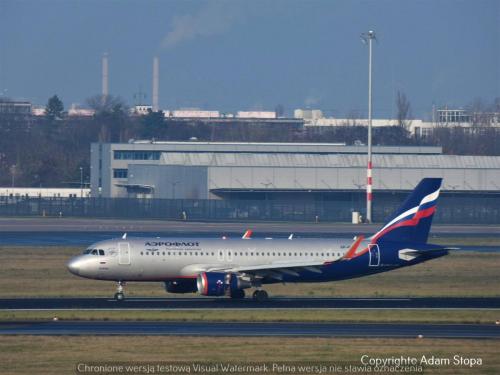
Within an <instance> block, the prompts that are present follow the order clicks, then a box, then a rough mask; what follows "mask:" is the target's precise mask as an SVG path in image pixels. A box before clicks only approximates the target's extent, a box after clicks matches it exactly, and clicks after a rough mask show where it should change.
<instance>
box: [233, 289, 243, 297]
mask: <svg viewBox="0 0 500 375" xmlns="http://www.w3.org/2000/svg"><path fill="white" fill-rule="evenodd" d="M230 297H231V298H234V299H242V298H245V291H244V290H243V289H236V290H232V291H231V294H230Z"/></svg>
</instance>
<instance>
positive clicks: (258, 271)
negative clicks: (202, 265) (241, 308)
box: [206, 258, 342, 280]
mask: <svg viewBox="0 0 500 375" xmlns="http://www.w3.org/2000/svg"><path fill="white" fill-rule="evenodd" d="M341 259H342V258H339V259H336V260H334V261H328V262H320V261H317V262H311V261H308V262H303V261H288V262H273V263H269V264H262V265H253V266H234V267H232V266H230V265H229V266H228V267H214V268H210V269H208V270H207V271H206V272H233V273H245V274H250V275H254V276H257V277H261V278H264V277H270V278H273V279H277V280H282V279H283V275H292V276H299V271H310V272H315V273H321V272H322V271H321V267H322V266H326V265H328V264H331V263H333V262H336V261H339V260H341Z"/></svg>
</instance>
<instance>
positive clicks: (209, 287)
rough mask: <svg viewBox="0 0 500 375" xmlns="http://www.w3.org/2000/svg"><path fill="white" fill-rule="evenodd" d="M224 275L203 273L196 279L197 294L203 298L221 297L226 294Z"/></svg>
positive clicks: (221, 273)
mask: <svg viewBox="0 0 500 375" xmlns="http://www.w3.org/2000/svg"><path fill="white" fill-rule="evenodd" d="M225 279H226V274H225V273H223V272H203V273H200V274H199V275H198V277H197V279H196V286H197V288H198V293H200V294H201V295H204V296H223V295H224V293H225V292H226V285H225Z"/></svg>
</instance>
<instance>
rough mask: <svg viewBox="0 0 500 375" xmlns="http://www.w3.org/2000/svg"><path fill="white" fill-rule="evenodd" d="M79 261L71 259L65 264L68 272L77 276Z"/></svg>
mask: <svg viewBox="0 0 500 375" xmlns="http://www.w3.org/2000/svg"><path fill="white" fill-rule="evenodd" d="M80 263H81V262H80V261H79V259H71V260H70V261H69V262H68V264H67V267H68V270H69V272H71V273H72V274H74V275H77V276H78V275H79V272H80Z"/></svg>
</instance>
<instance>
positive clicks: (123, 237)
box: [122, 232, 127, 240]
mask: <svg viewBox="0 0 500 375" xmlns="http://www.w3.org/2000/svg"><path fill="white" fill-rule="evenodd" d="M126 239H127V233H126V232H125V233H123V236H122V240H126Z"/></svg>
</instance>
